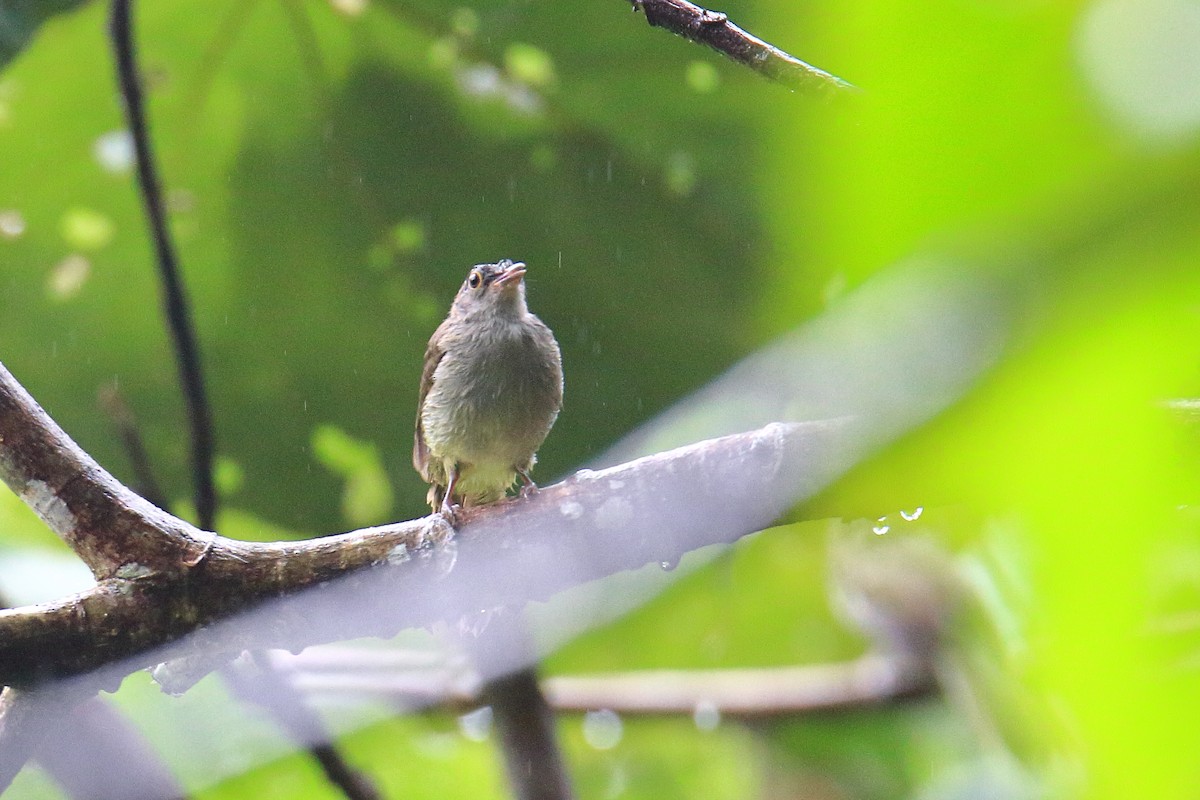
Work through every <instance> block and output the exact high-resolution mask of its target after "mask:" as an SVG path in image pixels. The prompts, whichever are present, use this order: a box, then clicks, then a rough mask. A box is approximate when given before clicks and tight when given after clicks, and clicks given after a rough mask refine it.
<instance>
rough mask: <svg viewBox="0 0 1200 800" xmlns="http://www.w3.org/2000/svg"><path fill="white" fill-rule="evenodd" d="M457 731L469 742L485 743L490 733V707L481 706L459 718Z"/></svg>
mask: <svg viewBox="0 0 1200 800" xmlns="http://www.w3.org/2000/svg"><path fill="white" fill-rule="evenodd" d="M458 731H459V733H461V734H462V735H463V738H464V739H467V740H469V741H472V742H486V741H487V739H488V736H489V735H491V732H492V707H491V706H483V707H482V708H477V709H475V710H474V711H468V712H467V713H466V714H463V715H462V716H460V717H459V718H458Z"/></svg>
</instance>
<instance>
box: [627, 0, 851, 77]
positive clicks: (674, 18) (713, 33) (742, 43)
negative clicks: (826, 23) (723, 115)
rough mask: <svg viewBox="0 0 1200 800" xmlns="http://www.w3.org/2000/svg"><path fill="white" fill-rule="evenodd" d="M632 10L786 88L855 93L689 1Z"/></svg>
mask: <svg viewBox="0 0 1200 800" xmlns="http://www.w3.org/2000/svg"><path fill="white" fill-rule="evenodd" d="M632 2H633V10H634V11H638V10H641V11H643V12H645V14H646V21H647V22H649V23H650V25H652V26H653V27H656V28H666V29H667V30H669V31H671V32H673V33H676V34H678V35H680V36H682V37H683V38H685V39H689V40H691V41H693V42H698V43H700V44H705V45H708V46H709V47H711V48H712V49H713V50H716V51H717V52H718V53H721V54H723V55H725V56H728V57H729V58H731V59H733V60H734V61H737V62H738V63H740V64H745V65H746V66H747V67H749V68H750V69H752V70H754V71H755V72H758V73H760V74H761V75H764V76H766V77H767V78H770V79H771V80H773V81H776V82H777V83H781V84H783V85H784V86H786V87H788V88H789V89H794V90H811V91H818V92H838V91H845V90H854V89H855V87H854V86H853V85H852V84H850V83H847V82H846V81H844V80H842V79H841V78H839V77H837V76H835V75H831V74H829V73H828V72H826V71H825V70H823V69H819V68H817V67H814V66H813V65H812V64H807V63H805V62H803V61H801V60H800V59H798V58H796V57H795V56H793V55H790V54H789V53H786V52H784V51H783V50H780V49H779V48H778V47H775V46H774V45H772V44H769V43H767V42H764V41H763V40H762V39H759V38H758V37H757V36H754V35H752V34H750V33H747V32H746V31H744V30H742V29H741V28H739V27H738V26H737V25H734V24H733V23H732V22H730V21H729V17H728V16H726V15H725V14H723V13H722V12H720V11H709V10H708V9H706V8H701V7H700V6H698V5H696V4H694V3H689V2H688V0H632Z"/></svg>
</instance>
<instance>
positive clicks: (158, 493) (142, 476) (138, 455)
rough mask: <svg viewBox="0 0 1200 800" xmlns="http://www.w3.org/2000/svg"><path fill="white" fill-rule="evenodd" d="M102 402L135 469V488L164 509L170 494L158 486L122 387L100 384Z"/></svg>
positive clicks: (131, 465) (101, 405)
mask: <svg viewBox="0 0 1200 800" xmlns="http://www.w3.org/2000/svg"><path fill="white" fill-rule="evenodd" d="M99 401H100V407H101V408H102V409H103V410H104V412H105V413H106V414H108V417H109V419H111V420H112V423H113V426H114V427H115V428H116V429H117V436H119V437H120V439H121V444H122V445H124V446H125V455H126V457H128V458H129V466H130V467H131V468H132V469H133V477H134V480H135V481H137V483H135V484H134V486H133V489H134V491H136V492H137V493H138V494H140V495H141V496H142V497H144V498H146V499H147V500H149V501H150V502H151V503H154V505H156V506H158V507H159V508H163V509H165V508H166V507H167V496H166V495H165V494H164V493H163V491H162V488H161V487H160V486H159V485H158V479H157V478H155V477H154V467H153V466H152V465H151V464H150V454H149V453H148V452H146V445H145V443H144V442H143V441H142V434H141V432H140V431H139V430H138V426H137V419H136V418H135V417H134V415H133V409H132V408H130V407H129V403H127V402H125V398H124V397H123V396H122V395H121V390H120V389H119V388H117V385H116V384H115V383H112V384H109V385H107V386H104V387H101V389H100V395H99Z"/></svg>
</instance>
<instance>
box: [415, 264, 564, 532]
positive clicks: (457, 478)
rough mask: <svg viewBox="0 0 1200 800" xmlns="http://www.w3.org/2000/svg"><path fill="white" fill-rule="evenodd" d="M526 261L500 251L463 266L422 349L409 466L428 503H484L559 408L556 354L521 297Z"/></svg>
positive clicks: (519, 470) (528, 458)
mask: <svg viewBox="0 0 1200 800" xmlns="http://www.w3.org/2000/svg"><path fill="white" fill-rule="evenodd" d="M524 279H525V265H524V264H522V263H521V262H519V261H515V262H514V261H510V260H508V259H504V260H502V261H500V262H499V263H496V264H479V265H476V266H474V267H472V268H471V271H470V272H469V273H468V274H467V278H466V280H465V281H463V285H462V287H461V288H460V289H459V290H458V294H457V295H456V296H455V298H454V304H453V305H452V306H451V307H450V314H449V315H448V316H447V317H446V319H445V321H443V322H442V324H441V325H439V326H438V329H437V330H436V331H434V333H433V336H432V337H431V338H430V339H429V346H428V347H427V348H426V349H425V369H424V372H423V373H422V374H421V389H420V393H419V395H418V399H417V422H416V433H415V436H414V442H413V466H414V467H416V469H417V472H419V473H420V474H421V477H422V478H423V479H424V480H426V481H428V482H429V484H430V486H429V495H428V499H429V504H430V506H431V507H432V508H433V510H434V511H438V510H439V509H440V510H441V512H442V513H443V514H445V515H447V516H452V515H453V511H452V505H453V504H455V503H457V504H459V505H460V506H468V505H479V504H483V503H492V502H495V501H496V500H499V499H500V498H502V497H504V495H505V494H506V493H507V492H508V489H509V488H510V487H511V486H512V484H513V481H514V480H515V479H516V478H517V476H520V478H521V481H522V482H523V483H524V486H523V487H522V489H521V492H522V494H525V493H528V492H530V491H534V490H536V489H537V484H535V483H534V482H533V479H532V478H530V477H529V471H530V470H531V469H532V468H533V465H534V463H535V461H536V460H537V457H536V453H537V449H538V447H540V446H541V444H542V442H543V441H544V440H545V439H546V434H548V433H549V432H550V428H551V427H552V426H553V425H554V420H555V419H557V417H558V412H559V410H561V409H562V397H563V375H562V356H561V354H560V353H559V350H558V342H557V341H555V339H554V334H553V333H552V332H551V331H550V329H549V328H548V327H546V324H545V323H543V322H542V321H541V320H540V319H538V318H537V317H536V316H534V315H533V314H531V313H529V308H528V307H527V306H526V305H525V280H524Z"/></svg>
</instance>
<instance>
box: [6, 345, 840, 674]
mask: <svg viewBox="0 0 1200 800" xmlns="http://www.w3.org/2000/svg"><path fill="white" fill-rule="evenodd" d="M849 433H850V426H849V425H847V424H846V422H845V421H831V422H814V423H803V424H786V425H785V424H774V425H769V426H767V427H766V428H762V429H760V430H757V431H752V432H749V433H744V434H737V435H733V436H726V437H723V438H720V439H714V440H710V441H706V442H700V443H698V444H695V445H690V446H688V447H682V448H679V449H677V450H672V451H669V452H665V453H659V454H657V455H653V456H648V457H646V458H641V459H637V460H635V461H631V462H628V463H626V464H621V465H619V466H616V467H612V468H610V469H606V470H602V471H597V472H591V471H587V470H583V471H581V472H579V473H577V474H576V475H574V476H572V477H571V478H570V479H568V480H566V481H564V482H562V483H559V484H556V485H554V486H551V487H547V488H545V489H543V490H542V491H540V492H539V493H537V494H536V495H534V496H533V497H530V498H528V499H517V500H512V501H508V502H502V503H497V504H494V505H491V506H485V507H481V508H477V509H471V510H470V511H469V512H468V513H465V514H463V516H462V518H461V520H460V521H459V525H458V529H457V531H455V530H454V529H452V528H451V527H450V526H449V525H448V524H447V523H446V521H445V520H444V519H443V518H442V517H440V516H437V515H434V516H431V517H426V518H423V519H417V520H411V521H408V522H400V523H395V524H392V525H384V526H380V527H376V528H366V529H362V530H357V531H351V532H349V533H343V534H339V535H336V536H328V537H324V538H319V539H312V540H308V541H302V542H275V543H250V542H238V541H234V540H230V539H225V538H223V537H220V536H216V535H215V534H211V533H207V532H204V531H200V530H199V529H197V528H195V527H193V526H191V525H189V524H188V523H187V522H185V521H184V520H181V519H178V518H177V517H174V516H172V515H170V514H167V513H166V512H164V511H161V510H160V509H158V508H155V507H154V506H152V505H150V504H149V503H147V502H146V501H144V500H142V499H141V498H139V497H138V496H137V495H135V494H133V493H132V492H131V491H129V490H128V489H126V488H125V487H124V486H122V485H121V484H120V483H118V482H117V481H116V480H115V479H114V478H113V477H112V476H111V475H109V474H108V473H107V472H105V471H104V470H103V469H102V468H101V467H99V465H97V464H96V463H95V462H94V461H93V460H92V459H91V458H89V457H88V456H87V455H86V454H85V453H83V452H82V451H81V450H80V449H79V448H78V446H77V445H76V444H75V443H74V442H72V441H71V440H70V438H69V437H67V435H66V434H65V433H63V431H62V430H61V429H60V428H58V426H56V425H55V424H54V423H53V421H52V420H50V418H49V417H48V416H47V415H46V414H45V412H44V411H42V409H41V408H39V407H38V406H37V404H36V403H35V402H34V401H33V399H32V398H30V397H29V395H28V394H27V393H26V392H25V391H24V390H23V389H22V388H21V387H20V386H19V385H18V384H17V382H16V381H15V379H14V378H13V377H12V375H11V374H10V373H9V372H7V370H5V369H4V368H3V367H2V366H0V478H3V480H4V481H5V482H6V483H8V485H9V486H11V487H12V488H13V489H14V490H15V491H16V492H18V493H19V494H21V496H22V497H24V498H25V499H26V500H27V501H29V502H30V503H31V505H34V506H35V508H36V509H38V511H39V513H40V514H41V515H42V518H43V519H45V520H46V522H47V524H49V525H50V526H51V527H52V528H53V529H54V530H55V532H57V533H58V534H59V535H60V536H62V537H63V538H64V539H65V540H66V541H67V542H68V543H69V544H70V545H71V546H72V547H73V548H74V549H75V551H76V552H77V553H78V554H79V555H80V556H81V557H82V558H83V559H84V560H85V561H86V562H87V563H88V564H89V566H91V567H92V569H93V571H94V572H96V574H97V576H98V577H101V578H102V581H101V583H100V584H99V585H98V586H97V587H96V588H95V589H93V590H91V591H89V592H85V593H83V594H81V595H78V596H74V597H70V598H66V599H64V600H62V601H59V602H57V603H52V604H48V605H45V606H35V607H29V608H20V609H13V610H9V611H4V612H0V683H6V684H27V683H30V682H35V681H38V680H41V679H45V678H53V677H65V676H69V675H76V674H80V673H85V672H89V671H92V670H96V669H100V668H102V667H109V666H113V668H114V669H115V670H116V672H117V673H119V674H128V673H129V672H132V671H134V670H136V669H139V668H142V667H145V666H149V665H152V664H155V663H158V662H161V661H164V660H167V659H173V658H181V657H186V658H199V657H202V656H207V657H211V656H212V654H214V653H216V654H221V653H237V652H240V651H241V650H243V649H247V648H267V647H280V648H285V649H289V650H297V649H301V648H303V647H306V646H308V645H312V644H318V643H323V642H330V641H340V640H344V639H348V638H353V637H359V636H390V635H393V634H394V633H396V632H397V631H399V630H402V629H404V628H409V627H414V626H426V625H430V624H433V623H436V622H438V621H443V620H451V621H456V620H459V619H461V618H462V617H463V616H467V615H471V614H477V613H478V612H479V610H480V609H488V608H496V607H499V606H508V605H511V606H519V605H523V604H524V603H526V602H528V601H530V600H545V599H548V598H549V597H551V596H553V595H554V594H556V593H558V592H560V591H562V590H564V589H568V588H570V587H572V586H576V585H579V584H581V583H584V582H587V581H591V580H595V579H597V578H602V577H605V576H607V575H611V574H614V573H616V572H621V571H624V570H630V569H637V568H639V567H641V566H644V565H645V564H648V563H659V562H671V563H674V562H675V561H677V560H678V559H679V558H680V557H682V556H683V555H684V554H685V553H687V552H689V551H691V550H695V549H697V548H700V547H703V546H705V545H709V544H714V543H720V542H731V541H734V540H736V539H738V538H739V537H741V536H744V535H746V534H749V533H752V532H754V531H756V530H759V529H761V528H763V527H765V526H767V525H768V524H769V523H770V522H771V521H772V520H774V519H775V518H777V517H778V516H779V515H780V514H781V513H782V512H783V511H785V510H786V509H787V508H788V507H789V506H791V505H792V504H793V503H795V502H796V501H798V500H800V499H803V498H805V497H808V496H811V495H812V494H813V493H814V492H815V491H817V490H818V489H820V488H821V487H823V486H825V485H826V484H827V483H828V482H829V481H830V480H832V479H833V478H834V477H835V476H836V475H837V474H838V473H840V472H841V471H842V470H843V469H844V468H845V467H846V466H848V465H847V464H846V463H845V460H846V456H845V453H846V452H848V451H851V450H852V449H853V448H852V447H851V446H850V443H849V439H850V436H849ZM30 487H36V488H35V489H32V490H31V488H30ZM189 634H191V635H189ZM219 664H220V659H216V660H215V661H214V662H213V666H214V667H215V666H219ZM114 665H115V666H114Z"/></svg>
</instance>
